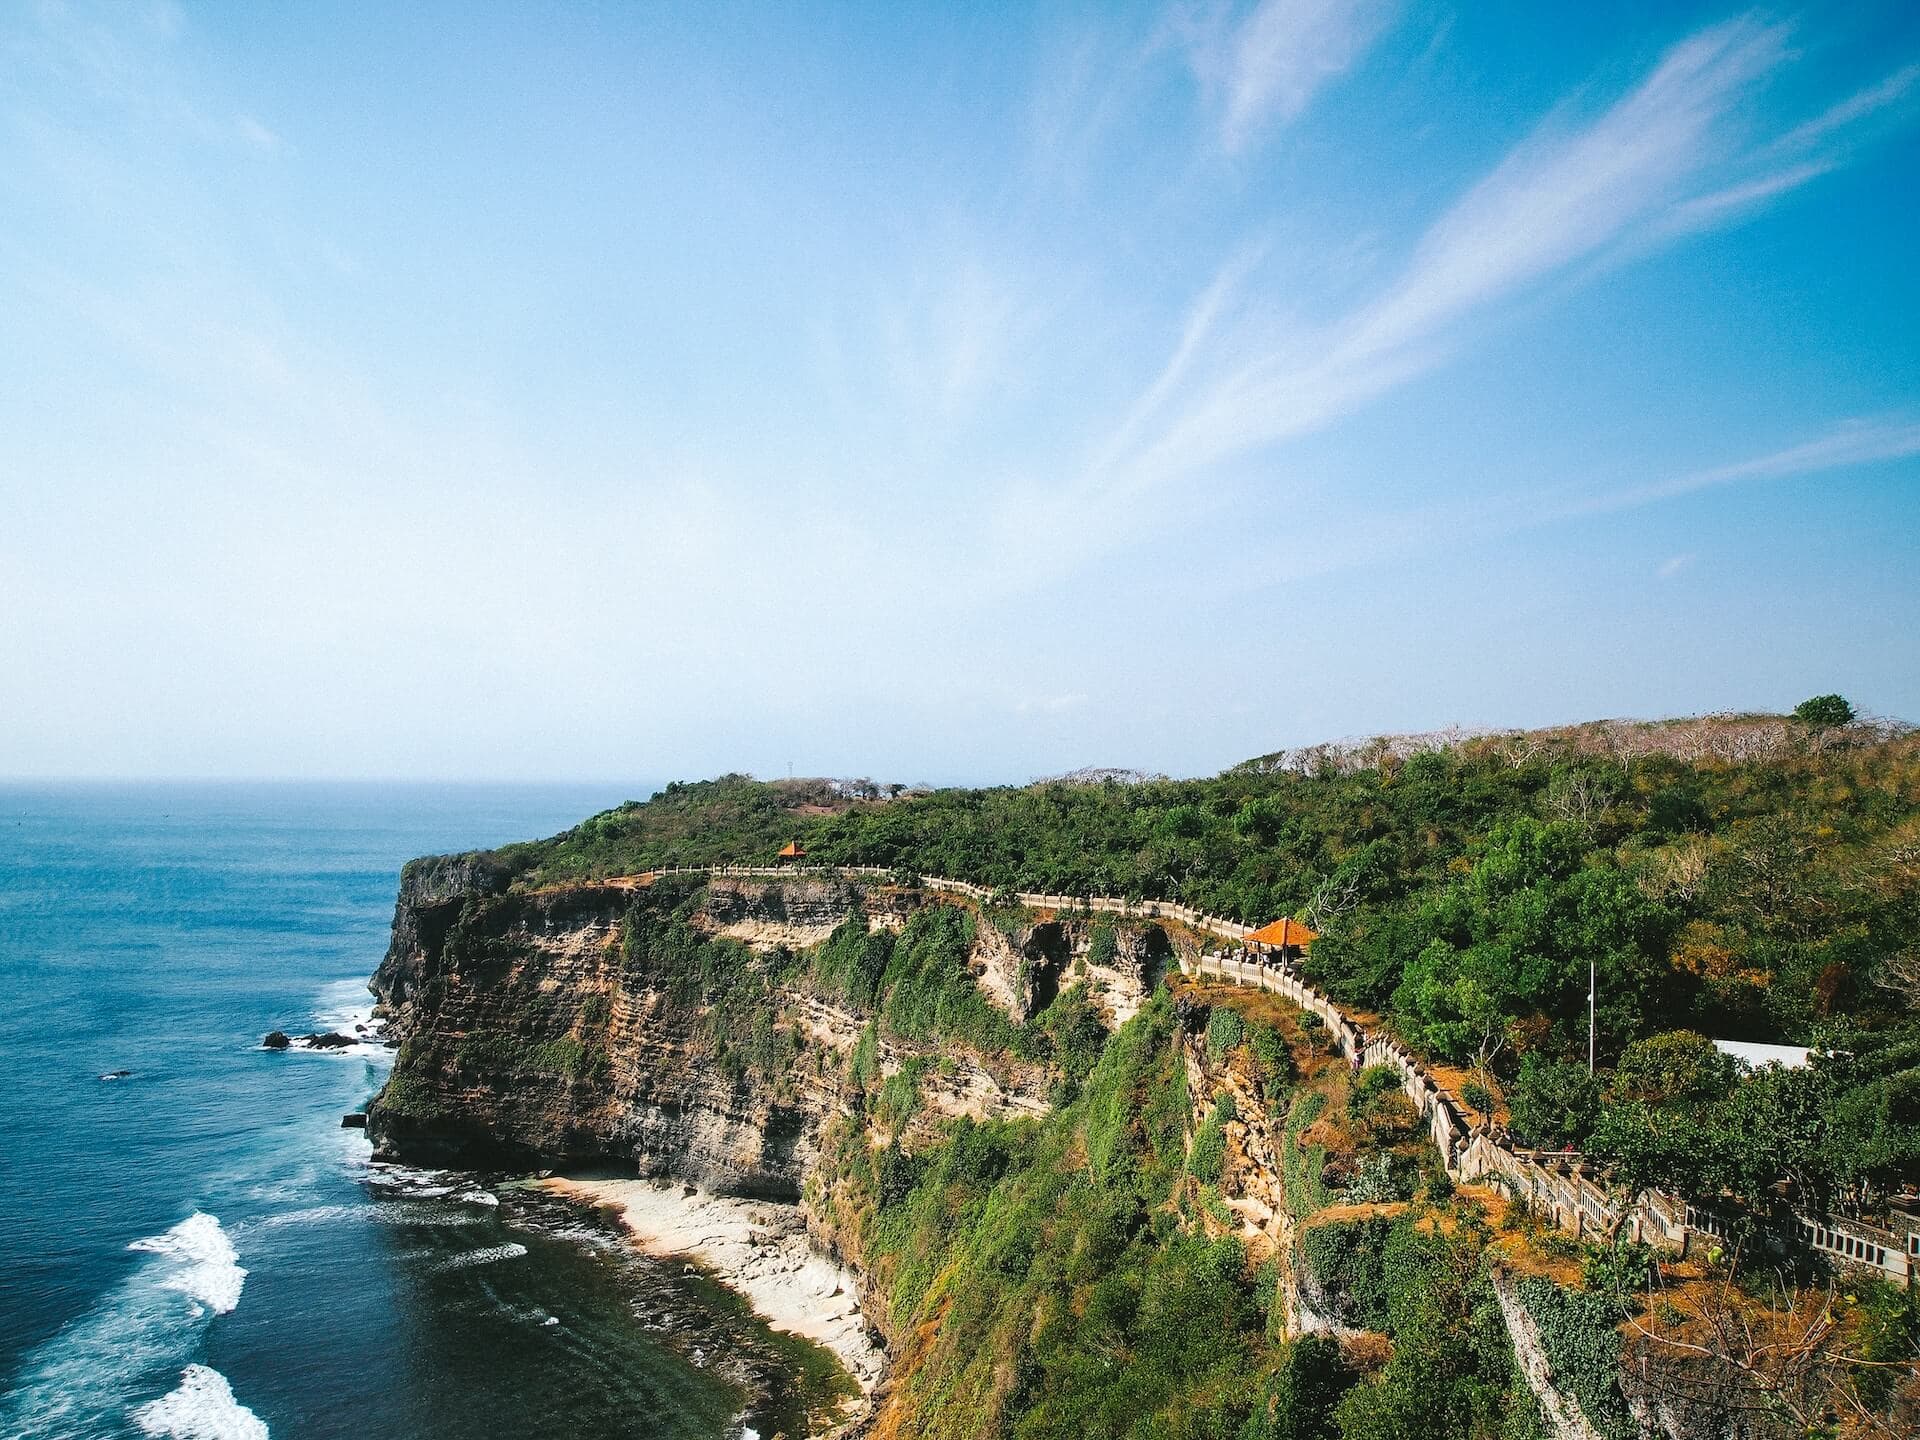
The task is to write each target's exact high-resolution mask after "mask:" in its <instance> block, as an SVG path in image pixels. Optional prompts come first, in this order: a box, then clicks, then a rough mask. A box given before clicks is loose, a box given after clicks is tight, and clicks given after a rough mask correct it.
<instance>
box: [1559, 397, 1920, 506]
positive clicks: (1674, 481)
mask: <svg viewBox="0 0 1920 1440" xmlns="http://www.w3.org/2000/svg"><path fill="white" fill-rule="evenodd" d="M1914 455H1920V424H1916V423H1914V422H1913V421H1911V420H1905V419H1893V418H1882V419H1876V420H1855V421H1849V422H1848V423H1846V424H1844V425H1841V426H1839V427H1837V428H1836V429H1835V430H1833V431H1832V432H1831V433H1829V434H1826V435H1822V436H1820V437H1819V438H1818V439H1815V440H1807V441H1803V442H1801V443H1800V444H1798V445H1789V446H1787V447H1786V448H1784V449H1781V450H1773V451H1769V452H1768V453H1767V454H1765V455H1756V456H1754V457H1752V458H1750V459H1747V460H1738V461H1735V462H1733V463H1732V464H1730V465H1715V466H1712V467H1710V468H1708V469H1705V470H1694V471H1690V472H1689V473H1687V474H1685V475H1676V476H1674V477H1672V478H1671V479H1667V480H1660V481H1655V482H1654V483H1652V484H1650V485H1637V486H1633V487H1631V488H1629V489H1625V490H1616V491H1614V492H1612V493H1611V494H1607V495H1601V496H1596V497H1595V498H1593V499H1590V500H1586V501H1582V502H1579V503H1577V504H1574V505H1570V506H1567V507H1565V508H1564V509H1562V510H1560V511H1559V512H1558V514H1560V515H1598V514H1605V513H1608V512H1611V511H1616V510H1631V509H1634V508H1636V507H1637V506H1641V505H1648V504H1652V503H1653V502H1655V501H1658V500H1672V499H1675V498H1677V497H1679V496H1681V495H1690V494H1692V493H1693V492H1694V491H1696V490H1709V489H1713V488H1716V487H1718V486H1723V485H1734V484H1738V483H1739V482H1741V481H1743V480H1779V479H1786V478H1788V477H1790V476H1794V475H1812V474H1817V473H1819V472H1821V471H1824V470H1839V469H1844V468H1847V467H1849V466H1854V465H1873V464H1878V463H1881V462H1883V461H1888V460H1904V459H1907V458H1909V457H1910V456H1914Z"/></svg>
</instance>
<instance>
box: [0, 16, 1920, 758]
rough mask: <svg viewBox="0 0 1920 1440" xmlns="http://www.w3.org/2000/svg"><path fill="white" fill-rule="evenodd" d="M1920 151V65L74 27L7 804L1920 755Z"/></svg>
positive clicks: (612, 20)
mask: <svg viewBox="0 0 1920 1440" xmlns="http://www.w3.org/2000/svg"><path fill="white" fill-rule="evenodd" d="M544 8H545V7H543V9H544ZM1917 122H1920V11H1916V10H1915V9H1914V8H1913V7H1912V6H1908V5H1900V4H1886V5H1882V6H1877V7H1876V6H1872V5H1825V6H1820V7H1816V8H1809V9H1807V10H1804V11H1793V10H1778V11H1743V10H1738V9H1727V8H1723V7H1719V6H1706V7H1691V6H1685V5H1679V4H1672V3H1663V4H1651V5H1632V4H1622V5H1609V6H1583V7H1575V6H1559V5H1554V6H1540V5H1519V4H1516V5H1511V6H1503V5H1464V4H1463V5H1457V6H1450V5H1444V4H1433V3H1417V0H1412V3H1404V4H1396V3H1392V0H1296V3H1277V0H1276V3H1265V4H1253V5H1247V4H1243V5H1240V6H1227V5H1213V4H1172V5H1165V6H1145V7H1141V8H1138V9H1134V10H1122V9H1121V8H1120V7H1117V6H1112V5H1095V6H1088V7H1084V8H1070V7H1067V8H1061V7H1042V8H1038V9H1026V8H1019V9H1015V8H1010V7H998V6H985V5H982V6H966V7H953V6H905V5H875V6H852V5H841V6H833V7H825V6H771V5H769V6H760V7H745V6H725V5H714V6H709V5H701V6H685V7H653V6H629V5H605V6H584V5H581V6H560V7H553V8H552V11H551V13H540V14H537V15H536V14H534V13H531V12H528V11H526V10H525V7H506V6H497V7H493V6H475V5H466V4H462V5H444V6H433V5H424V6H405V7H401V6H387V5H373V4H364V5H354V4H329V5H312V6H304V7H298V6H278V5H276V6H255V5H239V4H235V5H207V6H198V5H185V6H176V5H146V4H113V5H106V6H99V7H94V6H86V5H68V4H29V3H21V4H11V5H8V6H6V7H4V8H0V220H3V221H4V223H0V514H3V515H4V521H3V523H0V675H3V676H4V677H5V679H4V684H0V774H16V775H169V776H191V775H222V776H278V775H299V776H316V777H334V776H339V777H348V776H368V777H393V776H401V777H417V778H479V777H488V776H496V777H499V778H562V777H566V778H594V777H605V778H619V777H647V778H650V779H661V778H666V777H669V776H676V775H680V776H692V775H700V774H708V773H713V772H715V771H718V770H722V769H729V768H742V769H749V770H753V771H756V772H758V773H762V774H779V773H784V772H785V770H786V768H787V767H788V766H789V765H791V766H792V767H793V768H794V769H795V770H796V771H797V772H799V773H829V774H872V775H875V776H879V777H884V778H899V779H906V780H936V781H945V780H1009V779H1010V780H1019V779H1024V778H1026V777H1028V776H1032V775H1037V774H1044V773H1049V772H1056V771H1059V770H1063V769H1067V768H1071V767H1074V766H1078V765H1084V764H1120V765H1134V766H1139V767H1142V768H1148V769H1156V770H1164V771H1168V772H1170V773H1196V772H1208V771H1212V770H1215V769H1218V768H1220V767H1221V766H1223V765H1227V764H1230V763H1232V762H1234V761H1236V760H1238V759H1241V758H1244V757H1245V756H1248V755H1252V754H1257V753H1261V752H1265V751H1269V750H1273V749H1276V748H1278V747H1280V746H1283V745H1290V744H1301V743H1309V742H1312V741H1316V740H1321V739H1328V738H1334V737H1339V736H1347V735H1357V734H1363V733H1371V732H1377V731H1385V730H1405V729H1428V728H1435V727H1439V726H1443V725H1447V724H1456V723H1457V724H1463V725H1499V726H1504V725H1533V724H1545V723H1554V722H1559V721H1566V720H1575V719H1585V718H1592V717H1597V716H1602V715H1661V714H1672V713H1692V712H1699V711H1706V710H1717V709H1728V708H1749V707H1766V708H1781V707H1785V706H1789V705H1791V704H1793V703H1794V702H1796V701H1798V700H1800V699H1802V698H1804V697H1805V696H1806V695H1808V694H1811V693H1816V692H1823V691H1827V690H1835V689H1838V690H1841V691H1843V692H1844V693H1846V694H1848V695H1849V696H1850V697H1852V698H1853V699H1854V700H1855V701H1856V703H1857V704H1859V705H1861V706H1862V707H1863V708H1866V709H1868V710H1870V711H1873V712H1876V713H1881V714H1888V715H1894V716H1900V717H1904V718H1908V719H1920V642H1917V641H1916V638H1915V637H1916V630H1917V622H1920V563H1916V562H1920V345H1916V343H1915V338H1914V335H1915V320H1916V317H1917V316H1920V267H1917V266H1916V264H1915V261H1914V257H1915V256H1916V255H1920V206H1916V204H1915V203H1914V202H1915V197H1916V195H1920V123H1917Z"/></svg>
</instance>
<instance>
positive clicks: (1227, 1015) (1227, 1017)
mask: <svg viewBox="0 0 1920 1440" xmlns="http://www.w3.org/2000/svg"><path fill="white" fill-rule="evenodd" d="M1246 1036H1247V1027H1246V1022H1245V1021H1243V1020H1242V1019H1241V1018H1240V1012H1239V1011H1238V1010H1235V1009H1232V1008H1231V1007H1229V1006H1226V1005H1216V1006H1214V1007H1213V1013H1212V1014H1211V1015H1210V1016H1208V1018H1207V1058H1208V1059H1209V1060H1218V1059H1219V1058H1220V1057H1221V1056H1222V1055H1224V1054H1226V1053H1227V1051H1229V1050H1231V1049H1232V1048H1233V1047H1234V1046H1236V1045H1238V1044H1239V1043H1240V1042H1241V1041H1242V1040H1244V1039H1246Z"/></svg>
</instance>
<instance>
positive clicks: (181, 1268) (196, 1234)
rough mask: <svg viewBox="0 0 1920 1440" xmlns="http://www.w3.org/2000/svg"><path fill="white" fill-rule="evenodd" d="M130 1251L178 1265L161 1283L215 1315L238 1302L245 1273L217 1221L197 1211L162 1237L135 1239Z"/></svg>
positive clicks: (226, 1310) (231, 1243)
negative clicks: (150, 1254) (148, 1253)
mask: <svg viewBox="0 0 1920 1440" xmlns="http://www.w3.org/2000/svg"><path fill="white" fill-rule="evenodd" d="M127 1248H128V1249H129V1250H147V1251H151V1252H152V1253H153V1254H155V1255H164V1256H166V1257H167V1258H168V1259H170V1260H173V1261H175V1262H177V1264H178V1268H177V1269H176V1270H174V1272H173V1273H172V1274H170V1275H168V1276H167V1277H166V1278H165V1279H164V1280H162V1281H161V1282H160V1284H161V1286H162V1287H163V1288H165V1289H168V1290H178V1291H180V1292H181V1294H183V1295H188V1296H191V1297H192V1298H193V1299H195V1300H197V1301H199V1302H200V1303H201V1304H202V1305H204V1306H206V1307H207V1308H208V1309H209V1310H211V1311H213V1313H214V1314H216V1315H225V1314H226V1313H227V1312H228V1311H230V1310H231V1309H233V1307H234V1306H236V1305H238V1304H239V1303H240V1287H241V1286H243V1285H245V1284H246V1283H247V1272H246V1271H245V1270H244V1269H242V1268H241V1266H240V1257H239V1255H238V1253H236V1252H235V1250H234V1248H233V1242H232V1241H231V1240H229V1239H228V1238H227V1232H226V1231H225V1230H223V1229H221V1228H220V1221H219V1220H218V1219H216V1218H215V1217H214V1216H212V1215H209V1214H207V1213H206V1212H205V1211H202V1210H196V1211H194V1212H193V1214H191V1215H189V1216H188V1217H187V1218H186V1219H184V1220H182V1221H181V1222H180V1223H179V1224H178V1225H176V1226H174V1227H173V1228H172V1229H171V1230H169V1231H167V1232H166V1234H164V1235H149V1236H148V1237H147V1238H146V1239H144V1240H136V1241H134V1242H133V1243H132V1244H131V1245H129V1246H128V1247H127Z"/></svg>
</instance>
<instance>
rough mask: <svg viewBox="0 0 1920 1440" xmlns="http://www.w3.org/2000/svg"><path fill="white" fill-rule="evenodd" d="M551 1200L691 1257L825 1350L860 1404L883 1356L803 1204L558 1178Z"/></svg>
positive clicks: (551, 1183)
mask: <svg viewBox="0 0 1920 1440" xmlns="http://www.w3.org/2000/svg"><path fill="white" fill-rule="evenodd" d="M541 1183H542V1186H543V1188H545V1189H547V1190H548V1191H550V1192H551V1193H553V1194H556V1195H560V1196H564V1197H566V1198H568V1199H571V1200H575V1201H580V1202H583V1203H586V1204H591V1205H596V1206H599V1207H602V1208H604V1209H606V1210H608V1211H610V1212H612V1213H613V1214H614V1215H615V1216H616V1217H617V1218H618V1219H619V1221H620V1223H621V1226H622V1228H623V1229H624V1231H625V1232H626V1234H627V1236H628V1238H629V1240H630V1241H631V1243H632V1244H633V1245H634V1246H635V1247H636V1248H637V1249H639V1250H642V1251H644V1252H645V1253H647V1254H649V1255H653V1256H656V1257H676V1256H677V1257H684V1258H685V1259H687V1260H689V1261H691V1262H693V1263H694V1264H696V1265H698V1266H700V1267H701V1268H702V1269H703V1270H705V1271H707V1272H708V1273H709V1274H710V1275H711V1276H712V1277H713V1278H714V1279H715V1280H717V1281H719V1282H720V1283H721V1284H722V1285H725V1286H726V1287H727V1288H728V1289H729V1290H732V1291H733V1292H734V1293H735V1294H737V1295H740V1296H741V1297H743V1298H744V1299H745V1300H746V1301H747V1303H748V1304H750V1305H751V1306H752V1307H753V1309H754V1312H755V1313H756V1314H758V1315H759V1316H760V1318H761V1319H763V1320H764V1321H766V1322H767V1324H769V1325H770V1326H772V1327H773V1328H774V1329H776V1330H783V1331H786V1332H788V1333H790V1334H793V1335H798V1336H800V1337H801V1338H803V1339H806V1340H811V1341H813V1342H814V1343H815V1344H817V1345H819V1346H821V1347H823V1348H824V1349H826V1350H827V1351H828V1352H829V1353H831V1354H832V1355H833V1356H834V1358H835V1359H837V1360H838V1361H839V1362H840V1364H841V1365H842V1366H844V1367H845V1369H846V1371H847V1373H848V1374H849V1375H851V1376H852V1377H853V1379H854V1381H855V1382H856V1383H857V1384H858V1385H859V1387H860V1392H861V1395H862V1396H863V1397H865V1396H870V1395H871V1394H872V1393H873V1389H874V1387H875V1385H876V1384H878V1383H879V1380H880V1375H881V1371H882V1369H883V1367H884V1365H885V1363H886V1353H885V1351H884V1350H883V1349H882V1347H881V1345H880V1343H879V1342H878V1340H877V1339H876V1338H875V1337H874V1335H873V1333H872V1331H871V1330H870V1329H869V1328H868V1325H867V1321H866V1317H865V1316H864V1315H863V1314H862V1313H861V1311H860V1306H859V1302H858V1299H857V1298H856V1297H857V1282H856V1280H855V1277H854V1276H853V1274H852V1273H851V1272H850V1271H848V1270H846V1269H845V1268H843V1267H842V1266H840V1265H837V1264H836V1263H835V1262H833V1261H832V1260H830V1259H828V1258H827V1257H826V1256H824V1255H822V1254H820V1252H819V1251H817V1250H815V1249H814V1247H813V1244H812V1242H811V1241H810V1240H809V1239H808V1236H807V1227H806V1221H805V1219H804V1218H803V1217H802V1215H801V1212H800V1210H799V1207H797V1206H794V1205H788V1204H781V1203H778V1202H774V1201H766V1200H745V1199H739V1198H736V1197H733V1196H727V1195H715V1194H712V1193H710V1192H708V1191H705V1190H701V1189H698V1188H696V1187H694V1186H691V1185H685V1184H682V1183H680V1182H679V1181H657V1180H638V1179H576V1178H559V1177H556V1178H553V1179H549V1180H546V1181H543V1182H541Z"/></svg>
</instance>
